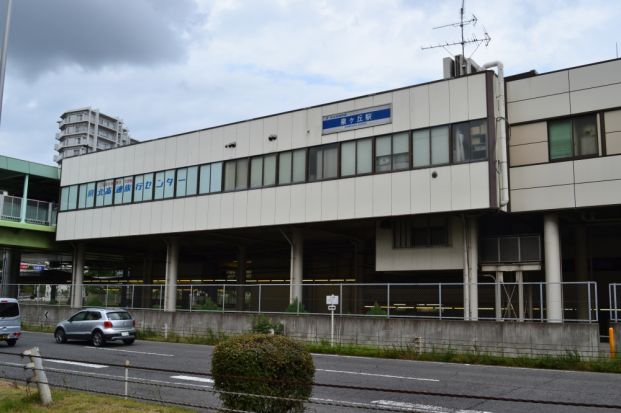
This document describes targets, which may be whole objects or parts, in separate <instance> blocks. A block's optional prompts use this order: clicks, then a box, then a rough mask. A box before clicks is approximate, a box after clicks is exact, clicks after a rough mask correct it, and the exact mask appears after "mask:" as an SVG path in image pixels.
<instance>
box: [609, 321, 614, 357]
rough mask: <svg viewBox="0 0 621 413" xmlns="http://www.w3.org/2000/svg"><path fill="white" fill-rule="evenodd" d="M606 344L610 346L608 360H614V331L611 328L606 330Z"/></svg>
mask: <svg viewBox="0 0 621 413" xmlns="http://www.w3.org/2000/svg"><path fill="white" fill-rule="evenodd" d="M608 343H609V344H610V358H611V359H613V358H615V356H616V354H615V329H614V328H612V327H609V328H608Z"/></svg>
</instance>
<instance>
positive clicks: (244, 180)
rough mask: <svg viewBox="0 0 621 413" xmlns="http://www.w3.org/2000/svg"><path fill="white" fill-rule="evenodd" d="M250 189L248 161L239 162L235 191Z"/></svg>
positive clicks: (241, 160)
mask: <svg viewBox="0 0 621 413" xmlns="http://www.w3.org/2000/svg"><path fill="white" fill-rule="evenodd" d="M246 188H248V159H238V160H237V172H236V175H235V189H246Z"/></svg>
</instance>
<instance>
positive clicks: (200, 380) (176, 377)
mask: <svg viewBox="0 0 621 413" xmlns="http://www.w3.org/2000/svg"><path fill="white" fill-rule="evenodd" d="M170 378H171V379H177V380H188V381H197V382H200V383H210V384H213V383H214V381H213V379H208V378H206V377H195V376H170Z"/></svg>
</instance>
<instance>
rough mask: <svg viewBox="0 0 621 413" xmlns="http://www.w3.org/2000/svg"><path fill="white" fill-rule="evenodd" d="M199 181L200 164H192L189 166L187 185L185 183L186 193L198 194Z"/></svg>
mask: <svg viewBox="0 0 621 413" xmlns="http://www.w3.org/2000/svg"><path fill="white" fill-rule="evenodd" d="M197 181H198V166H191V167H189V168H188V175H187V180H186V181H185V182H186V185H185V194H186V195H196V185H197Z"/></svg>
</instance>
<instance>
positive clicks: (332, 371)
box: [316, 369, 440, 383]
mask: <svg viewBox="0 0 621 413" xmlns="http://www.w3.org/2000/svg"><path fill="white" fill-rule="evenodd" d="M316 371H325V372H327V373H340V374H356V375H359V376H372V377H382V378H385V379H403V380H417V381H431V382H435V383H438V382H439V381H440V380H438V379H427V378H423V377H405V376H391V375H389V374H375V373H362V372H358V371H342V370H327V369H316Z"/></svg>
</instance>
